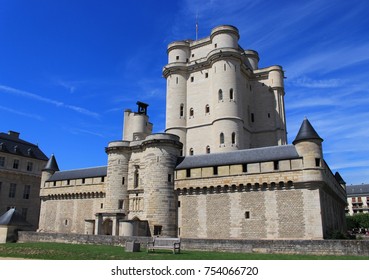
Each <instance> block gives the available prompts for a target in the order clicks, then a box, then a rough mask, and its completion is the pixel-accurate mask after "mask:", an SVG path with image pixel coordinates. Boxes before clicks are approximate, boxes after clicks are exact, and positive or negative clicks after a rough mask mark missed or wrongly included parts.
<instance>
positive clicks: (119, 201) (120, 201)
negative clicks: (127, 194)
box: [118, 199, 124, 209]
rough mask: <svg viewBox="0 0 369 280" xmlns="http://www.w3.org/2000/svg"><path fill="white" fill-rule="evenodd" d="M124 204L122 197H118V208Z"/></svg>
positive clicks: (121, 207)
mask: <svg viewBox="0 0 369 280" xmlns="http://www.w3.org/2000/svg"><path fill="white" fill-rule="evenodd" d="M123 206H124V200H123V199H119V200H118V209H123Z"/></svg>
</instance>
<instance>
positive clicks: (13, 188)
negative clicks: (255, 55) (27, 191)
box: [9, 183, 17, 198]
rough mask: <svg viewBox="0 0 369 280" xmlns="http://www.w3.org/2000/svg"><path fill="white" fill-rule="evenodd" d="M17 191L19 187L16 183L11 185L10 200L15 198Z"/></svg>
mask: <svg viewBox="0 0 369 280" xmlns="http://www.w3.org/2000/svg"><path fill="white" fill-rule="evenodd" d="M16 189H17V185H16V184H14V183H11V184H10V188H9V197H10V198H14V197H15V191H16Z"/></svg>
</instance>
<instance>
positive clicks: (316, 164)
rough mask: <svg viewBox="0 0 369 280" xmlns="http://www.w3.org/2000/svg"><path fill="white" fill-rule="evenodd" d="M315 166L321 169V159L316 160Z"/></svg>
mask: <svg viewBox="0 0 369 280" xmlns="http://www.w3.org/2000/svg"><path fill="white" fill-rule="evenodd" d="M315 166H316V167H319V166H320V158H316V159H315Z"/></svg>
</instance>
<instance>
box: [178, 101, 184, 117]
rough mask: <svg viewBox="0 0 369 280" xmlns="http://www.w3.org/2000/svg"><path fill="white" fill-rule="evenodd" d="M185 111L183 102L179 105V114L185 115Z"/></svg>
mask: <svg viewBox="0 0 369 280" xmlns="http://www.w3.org/2000/svg"><path fill="white" fill-rule="evenodd" d="M183 111H184V105H183V104H181V106H179V116H180V117H183Z"/></svg>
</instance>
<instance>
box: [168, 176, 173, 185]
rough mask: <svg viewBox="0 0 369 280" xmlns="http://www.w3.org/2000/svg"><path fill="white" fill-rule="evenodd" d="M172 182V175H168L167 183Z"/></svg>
mask: <svg viewBox="0 0 369 280" xmlns="http://www.w3.org/2000/svg"><path fill="white" fill-rule="evenodd" d="M171 182H172V174H168V183H171Z"/></svg>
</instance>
